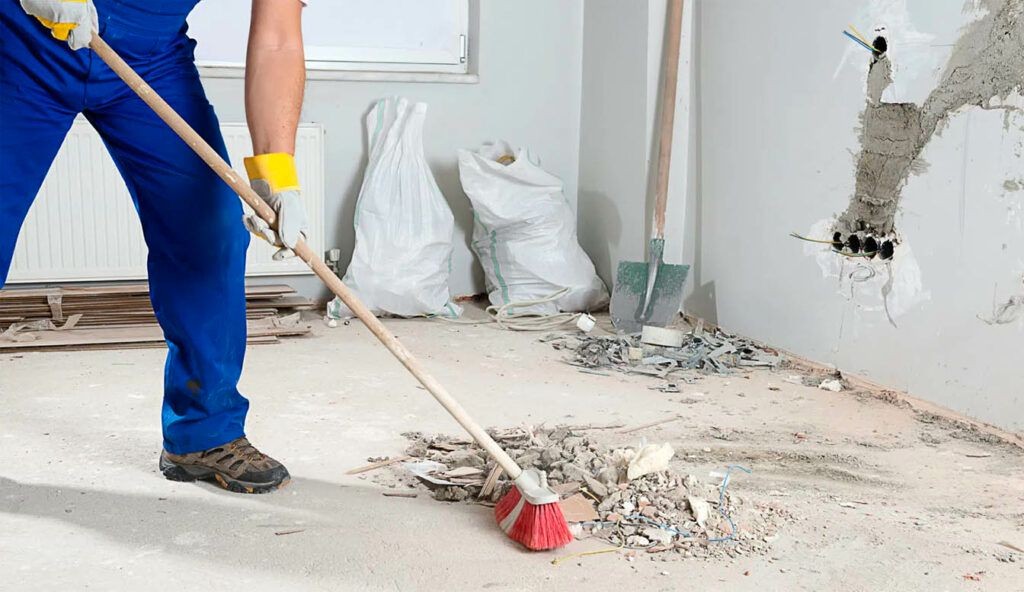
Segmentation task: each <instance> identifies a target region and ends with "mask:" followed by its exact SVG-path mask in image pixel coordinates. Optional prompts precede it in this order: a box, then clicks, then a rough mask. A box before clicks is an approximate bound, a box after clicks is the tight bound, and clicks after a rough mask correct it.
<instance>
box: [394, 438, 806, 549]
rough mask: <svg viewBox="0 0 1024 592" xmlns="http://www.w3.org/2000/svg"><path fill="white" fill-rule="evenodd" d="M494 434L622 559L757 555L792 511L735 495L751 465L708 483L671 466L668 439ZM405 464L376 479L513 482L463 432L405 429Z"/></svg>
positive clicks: (445, 487) (478, 497)
mask: <svg viewBox="0 0 1024 592" xmlns="http://www.w3.org/2000/svg"><path fill="white" fill-rule="evenodd" d="M490 434H491V436H492V437H494V439H495V440H497V441H498V442H499V443H500V444H501V445H502V447H504V448H505V450H506V451H507V452H508V453H509V454H510V455H511V456H512V457H513V458H514V459H515V460H516V462H517V463H518V464H519V465H520V466H521V467H523V468H524V469H527V468H534V469H538V470H541V471H544V472H545V473H546V475H547V478H548V483H549V484H550V485H551V486H552V488H553V489H554V490H555V491H557V492H558V493H559V495H560V497H561V498H562V501H561V504H562V507H563V512H564V513H565V515H566V519H567V520H569V522H570V527H571V530H572V531H573V533H574V535H575V536H576V538H577V539H599V540H602V541H605V542H607V543H608V544H609V545H611V546H612V547H620V548H622V549H624V550H625V551H624V552H625V553H627V557H629V558H633V557H636V556H637V555H638V554H639V553H644V554H649V555H650V556H651V558H652V559H654V560H672V559H683V558H714V557H733V558H735V557H739V556H749V555H762V554H765V553H767V552H768V551H769V549H770V547H771V543H772V541H773V540H774V539H775V537H776V536H777V531H778V528H779V527H780V525H782V524H783V523H784V522H785V521H786V520H787V519H788V518H789V513H788V512H787V511H786V510H785V509H784V508H782V507H781V506H779V505H778V504H775V503H771V504H755V503H752V502H750V501H748V500H745V499H744V498H743V497H741V496H740V495H738V494H737V493H736V491H737V489H741V488H742V485H740V486H737V482H738V481H740V480H742V477H743V476H744V475H743V473H744V472H745V471H746V472H749V471H747V469H745V468H743V467H738V466H735V465H733V466H723V467H722V470H721V472H720V473H716V474H712V476H711V477H710V479H711V481H704V480H702V479H699V478H698V477H696V476H694V475H687V474H684V473H681V472H679V471H678V470H677V468H676V467H675V466H672V465H670V459H671V457H672V456H673V454H674V451H673V450H672V447H671V446H669V445H668V444H661V445H646V446H645V445H642V444H641V445H640V446H634V447H630V446H609V445H607V444H606V442H609V441H615V440H619V441H625V440H629V439H630V438H631V437H630V436H628V435H626V434H624V433H622V432H610V431H609V430H607V429H606V428H602V427H590V426H579V427H556V428H530V427H522V428H513V429H504V430H491V431H490ZM405 436H406V437H407V438H408V439H409V441H410V444H409V447H408V449H407V451H406V454H407V455H408V456H409V457H411V459H410V460H409V461H408V462H405V463H401V464H399V463H395V464H393V465H391V466H390V467H389V468H390V474H382V475H380V476H379V477H377V480H378V482H379V483H382V484H384V485H386V486H388V487H389V488H398V487H399V486H403V485H404V486H405V487H408V488H409V489H410V490H416V489H421V488H423V487H426V488H427V489H428V490H429V491H430V494H431V495H432V496H433V497H434V498H435V499H437V500H439V501H446V502H466V503H476V504H482V505H487V506H493V505H494V504H495V503H496V502H497V501H498V500H499V499H500V498H501V497H502V496H503V495H504V494H505V493H506V492H507V491H508V489H509V488H510V487H511V486H512V484H511V481H510V480H508V479H507V476H505V475H504V474H503V473H502V471H501V470H500V469H499V468H496V465H495V463H494V462H493V461H492V460H491V459H490V458H489V457H488V456H487V454H486V452H484V451H483V449H481V448H479V447H478V446H477V445H476V444H475V443H472V442H470V441H468V440H466V439H464V438H456V437H450V436H443V435H424V434H421V433H407V434H405ZM675 464H676V465H678V464H681V463H679V462H676V463H675Z"/></svg>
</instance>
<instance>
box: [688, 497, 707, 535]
mask: <svg viewBox="0 0 1024 592" xmlns="http://www.w3.org/2000/svg"><path fill="white" fill-rule="evenodd" d="M686 503H687V505H689V506H690V511H691V512H693V519H694V520H695V521H696V522H697V526H699V527H701V528H704V527H705V525H706V524H707V522H708V518H709V517H710V516H711V506H709V505H708V501H707V500H705V499H701V498H699V497H694V496H692V495H691V496H690V497H688V498H686Z"/></svg>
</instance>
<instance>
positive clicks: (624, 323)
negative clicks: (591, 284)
mask: <svg viewBox="0 0 1024 592" xmlns="http://www.w3.org/2000/svg"><path fill="white" fill-rule="evenodd" d="M651 265H658V270H657V271H658V273H657V275H656V276H655V280H654V288H653V290H652V291H651V299H650V304H648V305H647V307H646V310H645V307H644V303H645V301H646V299H647V281H648V278H649V277H650V271H651V268H650V266H651ZM689 273H690V266H689V265H669V264H667V263H655V262H651V263H647V262H646V261H620V262H619V268H618V270H617V272H616V274H615V288H614V290H613V291H612V302H611V305H610V307H609V310H610V312H611V317H612V324H613V325H615V328H616V329H618V330H619V331H622V332H624V333H637V332H639V331H640V330H641V329H643V326H644V325H651V326H655V327H666V326H668V325H669V324H670V323H671V322H672V321H673V320H675V317H676V316H677V315H678V314H679V309H680V308H681V307H682V304H683V284H685V283H686V276H687V275H689Z"/></svg>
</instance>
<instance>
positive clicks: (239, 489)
mask: <svg viewBox="0 0 1024 592" xmlns="http://www.w3.org/2000/svg"><path fill="white" fill-rule="evenodd" d="M160 472H161V473H163V476H164V477H165V478H167V480H169V481H178V482H181V483H192V482H194V481H207V482H210V483H215V484H217V485H218V486H220V487H221V488H223V489H226V490H228V491H231V492H234V493H270V492H271V491H276V490H278V489H281V488H282V487H284V486H285V485H288V483H290V482H291V477H288V478H285V479H283V480H281V481H273V482H269V483H252V482H248V481H241V480H239V479H235V478H233V477H231V476H230V475H225V474H224V473H221V472H220V471H218V470H216V469H211V468H210V467H202V466H198V465H179V464H176V463H173V462H171V461H169V460H167V459H166V458H164V457H163V455H161V457H160Z"/></svg>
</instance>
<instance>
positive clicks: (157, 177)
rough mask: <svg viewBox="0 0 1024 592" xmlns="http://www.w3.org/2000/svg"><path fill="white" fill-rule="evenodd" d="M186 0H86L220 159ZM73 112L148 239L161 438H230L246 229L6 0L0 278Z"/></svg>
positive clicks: (214, 190) (146, 112)
mask: <svg viewBox="0 0 1024 592" xmlns="http://www.w3.org/2000/svg"><path fill="white" fill-rule="evenodd" d="M196 1H197V0H95V4H96V8H97V10H98V11H99V15H100V29H99V32H100V35H101V36H103V38H104V39H105V40H106V41H107V42H108V43H109V44H110V45H111V46H112V47H113V48H114V49H115V50H116V51H118V52H119V53H120V54H121V56H122V57H124V58H125V60H127V61H128V63H129V64H131V66H132V67H133V68H135V69H136V70H137V71H138V72H139V74H141V75H142V77H143V78H145V79H146V81H148V82H149V84H150V85H151V86H152V87H153V88H154V89H155V90H156V92H157V93H159V94H160V95H161V96H162V97H163V98H164V99H165V100H166V101H167V102H168V103H170V105H171V106H172V107H173V108H174V109H175V110H176V111H177V112H178V113H179V114H181V116H182V117H184V118H185V120H186V121H188V122H189V124H191V125H192V127H194V128H195V129H196V131H198V132H199V134H200V135H201V136H203V138H204V139H205V140H206V141H207V142H209V143H210V145H212V146H213V147H214V148H215V149H216V150H217V151H218V152H219V153H220V154H221V156H223V157H224V158H225V159H226V158H227V152H226V150H225V148H224V140H223V138H222V137H221V134H220V128H219V125H218V122H217V117H216V115H215V114H214V112H213V107H211V106H210V104H209V102H208V101H207V100H206V95H205V93H204V92H203V87H202V85H201V83H200V80H199V74H198V72H197V71H196V68H195V65H194V60H193V51H192V50H193V47H194V42H193V41H191V40H190V39H188V37H187V35H186V34H185V31H186V25H185V18H186V16H187V15H188V13H189V11H191V9H192V8H193V7H194V6H195V4H196ZM79 113H82V114H84V115H85V117H86V118H87V119H88V120H89V122H90V123H91V124H92V126H93V127H94V128H96V130H97V131H98V132H99V134H100V136H101V137H102V138H103V141H104V143H105V145H106V147H107V150H108V151H109V152H110V155H111V156H112V157H113V159H114V162H115V163H116V164H117V168H118V170H119V171H120V172H121V176H122V177H123V178H124V180H125V183H126V184H127V185H128V190H129V192H130V193H131V196H132V200H133V201H134V204H135V208H136V210H137V211H138V213H139V218H140V220H141V221H142V230H143V234H144V236H145V239H146V244H147V245H148V247H149V259H148V264H147V265H148V269H149V287H150V298H151V300H152V302H153V309H154V311H156V317H157V320H158V321H159V322H160V326H161V327H162V328H163V332H164V336H165V338H166V340H167V346H168V355H167V364H166V369H165V374H164V402H163V433H164V447H165V448H166V449H167V450H168V451H169V452H172V453H175V454H184V453H188V452H195V451H198V450H206V449H208V448H212V447H215V446H218V445H220V444H224V443H225V442H229V441H231V440H234V439H235V438H238V437H241V436H243V435H244V424H245V414H246V411H247V410H248V407H249V402H248V401H247V400H246V399H245V398H244V397H243V396H242V395H241V394H240V393H239V392H238V386H237V385H238V378H239V375H240V374H241V370H242V360H243V357H244V354H245V342H246V322H245V280H244V278H245V252H246V249H247V247H248V245H249V234H248V233H247V232H246V231H245V229H244V228H243V226H242V224H241V217H242V209H241V205H240V204H239V201H238V198H237V197H236V196H235V195H234V194H233V193H232V192H231V190H230V189H229V188H228V187H227V185H225V184H224V183H223V182H222V181H221V180H220V179H219V178H217V176H216V175H215V174H214V173H213V172H211V171H210V169H209V168H208V167H207V166H206V165H205V164H204V163H203V161H201V160H200V159H199V157H197V156H196V155H195V154H194V153H193V152H192V150H191V149H190V148H189V147H188V146H187V145H186V144H185V143H184V142H183V141H181V140H180V139H179V138H178V137H177V136H175V135H174V132H172V131H171V130H170V128H168V127H167V126H166V125H165V124H164V123H163V122H162V121H160V119H158V118H157V116H156V115H154V114H153V112H152V111H150V109H149V107H147V106H146V105H145V103H143V102H142V101H141V100H140V99H139V98H138V97H137V96H135V94H134V93H133V92H132V91H131V90H130V89H129V88H128V87H127V86H126V85H125V84H124V83H123V82H121V80H120V79H119V78H118V77H117V76H116V75H115V74H114V73H113V72H112V71H111V70H110V69H109V68H108V67H107V66H106V65H105V64H104V63H103V62H102V61H101V60H100V59H99V58H98V57H97V56H96V55H94V54H93V52H92V51H90V50H87V49H83V50H80V51H77V52H73V51H71V50H70V49H69V48H68V47H67V45H66V44H65V43H62V42H59V41H57V40H55V39H52V38H51V37H50V35H49V32H48V31H46V30H45V29H44V28H43V27H42V26H40V25H39V23H38V22H36V21H35V19H33V18H32V17H30V16H28V15H26V14H25V13H24V12H23V11H22V10H21V8H20V7H19V4H18V2H16V1H14V0H0V287H2V286H3V284H4V282H5V281H6V279H7V273H8V270H9V268H10V265H11V258H12V252H13V250H14V245H15V242H16V241H17V238H18V233H19V231H20V229H21V224H22V222H23V221H24V219H25V215H26V214H27V213H28V210H29V207H30V206H31V204H32V201H33V199H34V198H35V196H36V193H37V192H38V191H39V187H40V185H41V184H42V182H43V178H44V177H45V176H46V173H47V170H48V169H49V168H50V164H51V163H52V161H53V158H54V156H55V155H56V153H57V150H58V149H59V148H60V146H61V143H62V142H63V140H64V136H65V135H66V134H67V131H68V129H69V128H70V127H71V123H72V121H73V120H74V118H75V116H76V115H78V114H79ZM84 197H85V196H83V198H84ZM67 223H68V224H76V223H80V221H78V220H68V221H67Z"/></svg>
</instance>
